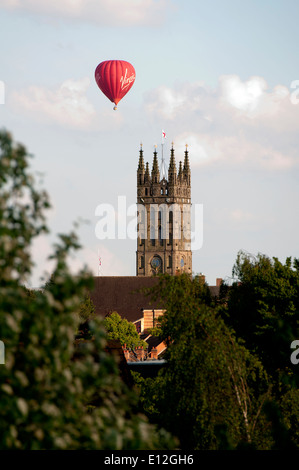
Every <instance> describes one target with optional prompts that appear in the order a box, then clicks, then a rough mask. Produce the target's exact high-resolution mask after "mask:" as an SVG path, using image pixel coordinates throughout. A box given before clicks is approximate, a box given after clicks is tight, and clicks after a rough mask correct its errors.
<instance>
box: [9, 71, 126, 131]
mask: <svg viewBox="0 0 299 470" xmlns="http://www.w3.org/2000/svg"><path fill="white" fill-rule="evenodd" d="M89 86H90V79H89V78H87V77H85V78H82V79H80V80H73V79H68V80H65V81H64V82H63V83H62V84H61V85H60V86H58V87H57V88H55V89H50V88H46V87H40V86H31V87H29V88H28V89H25V90H22V91H18V92H17V91H15V92H14V93H12V101H13V104H14V105H15V106H17V107H18V109H19V110H22V111H25V112H26V113H28V114H29V115H30V116H32V117H34V118H35V119H38V120H40V119H46V120H48V121H51V122H55V123H57V124H59V125H62V126H64V127H68V128H74V129H81V130H87V129H88V130H95V129H102V130H103V129H105V128H107V126H108V128H109V126H110V128H111V126H113V127H115V126H116V127H117V126H119V125H120V124H121V123H122V120H123V118H122V115H121V113H114V112H111V109H112V108H111V107H109V106H108V107H105V109H102V110H100V112H99V113H98V110H96V109H95V108H94V106H93V104H92V103H91V102H90V101H89V100H88V98H87V96H86V92H87V89H88V88H89Z"/></svg>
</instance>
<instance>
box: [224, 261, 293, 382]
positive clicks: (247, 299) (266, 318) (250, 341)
mask: <svg viewBox="0 0 299 470" xmlns="http://www.w3.org/2000/svg"><path fill="white" fill-rule="evenodd" d="M233 275H234V276H235V278H236V279H237V281H238V282H236V283H235V284H234V285H233V286H232V287H231V289H230V291H229V296H228V303H227V308H226V310H225V314H226V321H227V323H229V324H230V325H231V326H232V327H233V328H234V330H235V331H236V334H237V335H238V336H239V337H241V338H243V339H244V341H245V344H246V346H247V348H248V349H250V350H251V351H255V352H256V353H257V354H258V356H259V357H260V359H261V361H262V362H263V364H264V366H265V367H266V369H267V371H268V373H270V374H271V375H272V376H273V377H274V378H277V377H278V375H280V376H282V375H283V380H284V381H286V380H288V381H293V382H295V384H296V385H297V386H298V385H299V381H298V374H297V371H296V368H295V367H294V366H293V365H292V363H291V361H290V344H291V342H292V341H293V340H294V339H298V338H299V261H298V260H296V259H295V260H294V261H292V259H291V258H287V259H286V261H285V263H284V264H283V263H281V262H280V261H279V260H278V259H277V258H273V259H270V258H269V257H267V256H265V255H262V254H258V255H257V256H256V257H254V256H252V255H249V254H247V253H244V252H239V253H238V256H237V260H236V263H235V265H234V267H233Z"/></svg>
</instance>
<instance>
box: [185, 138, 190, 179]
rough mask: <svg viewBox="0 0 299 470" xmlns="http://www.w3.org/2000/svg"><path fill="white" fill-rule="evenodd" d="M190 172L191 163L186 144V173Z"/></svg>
mask: <svg viewBox="0 0 299 470" xmlns="http://www.w3.org/2000/svg"><path fill="white" fill-rule="evenodd" d="M186 172H190V163H189V155H188V145H187V144H186V150H185V159H184V173H186Z"/></svg>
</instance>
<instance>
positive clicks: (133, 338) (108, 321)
mask: <svg viewBox="0 0 299 470" xmlns="http://www.w3.org/2000/svg"><path fill="white" fill-rule="evenodd" d="M104 325H105V328H106V331H107V335H108V338H109V339H118V340H119V341H120V344H121V345H122V346H124V345H126V347H127V348H129V349H132V350H134V349H135V348H137V347H140V346H141V347H143V348H147V343H146V342H145V341H143V340H142V339H140V337H139V335H138V333H137V330H136V327H135V325H134V324H133V323H131V322H129V321H128V320H127V319H126V318H121V316H120V315H119V314H118V313H117V312H112V313H111V314H110V315H108V316H106V317H105V318H104Z"/></svg>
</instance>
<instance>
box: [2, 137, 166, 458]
mask: <svg viewBox="0 0 299 470" xmlns="http://www.w3.org/2000/svg"><path fill="white" fill-rule="evenodd" d="M28 158H29V156H28V153H27V150H26V148H25V147H24V146H23V145H20V144H16V143H15V142H14V141H13V139H12V136H11V135H10V134H9V133H8V132H6V131H5V130H3V131H1V132H0V265H1V269H0V339H1V340H2V341H3V342H4V343H5V365H0V388H1V407H0V448H1V449H113V450H114V449H140V448H144V449H147V448H150V449H154V448H157V447H159V445H161V444H159V442H158V439H159V435H158V433H156V432H155V428H154V427H153V426H151V425H149V424H148V422H147V420H146V419H145V417H144V416H142V415H140V414H138V413H137V412H136V397H135V395H133V394H132V392H131V391H129V390H128V389H127V388H126V386H125V385H124V383H123V382H122V381H121V380H120V378H119V374H118V368H117V364H116V363H115V361H114V359H113V358H112V357H111V356H109V355H108V354H107V353H105V350H104V348H105V344H106V333H105V329H104V326H103V321H102V320H101V319H94V320H93V321H92V322H91V325H90V326H91V329H92V334H93V338H92V340H90V341H85V342H82V343H79V346H78V347H77V348H76V346H75V342H74V334H75V331H76V328H77V326H78V312H79V311H80V306H81V302H82V299H83V298H84V295H85V293H86V291H87V290H88V289H91V288H92V277H91V275H90V274H89V273H88V272H86V271H85V270H83V271H81V272H80V273H78V274H77V275H76V276H73V275H72V274H71V273H70V270H69V268H68V264H67V257H68V254H69V253H70V252H71V251H72V250H75V249H77V248H78V247H79V243H78V240H77V237H76V235H75V234H74V233H71V234H69V235H60V236H59V239H58V242H57V243H56V245H55V247H54V251H53V255H52V259H53V260H54V261H55V268H54V271H53V275H52V280H51V282H50V283H49V284H48V285H47V288H45V289H42V290H41V291H36V292H34V293H32V291H29V290H28V289H26V288H25V287H24V284H25V283H26V281H27V280H28V276H29V275H30V273H31V269H32V265H33V263H32V260H31V257H30V247H31V243H32V241H33V239H34V238H35V237H37V236H38V235H40V234H41V233H43V232H46V231H47V227H46V225H45V216H44V211H45V209H47V208H48V207H49V201H48V197H47V195H46V193H44V192H39V191H37V190H36V189H35V183H34V180H33V178H32V175H31V174H30V171H29V166H28ZM163 442H164V444H163V445H165V446H167V445H172V444H170V442H172V441H170V440H169V436H168V435H167V434H165V433H164V441H163Z"/></svg>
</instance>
